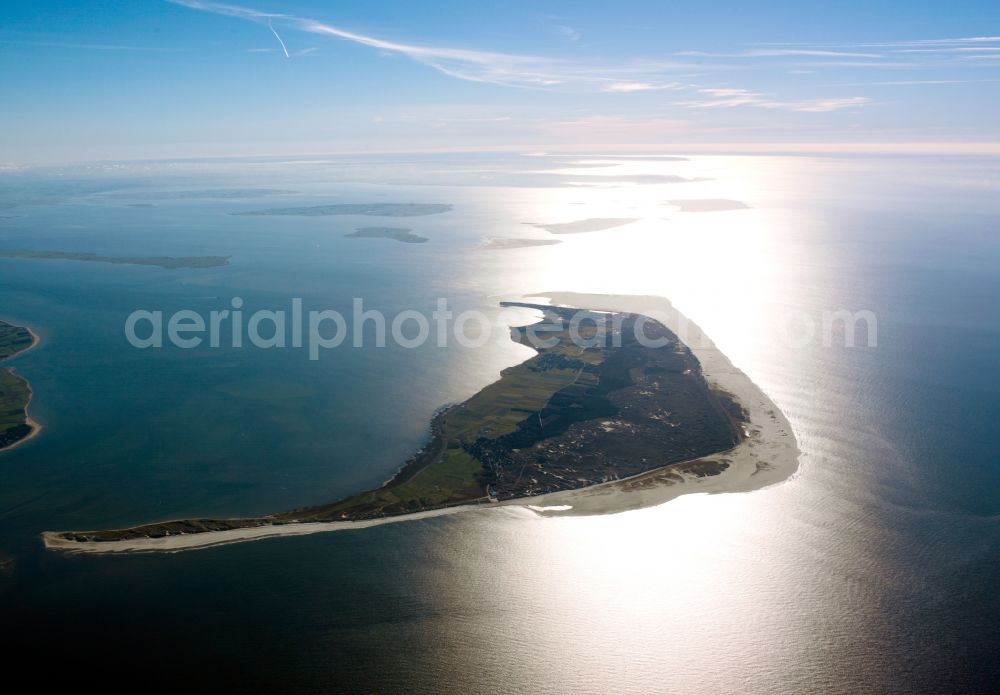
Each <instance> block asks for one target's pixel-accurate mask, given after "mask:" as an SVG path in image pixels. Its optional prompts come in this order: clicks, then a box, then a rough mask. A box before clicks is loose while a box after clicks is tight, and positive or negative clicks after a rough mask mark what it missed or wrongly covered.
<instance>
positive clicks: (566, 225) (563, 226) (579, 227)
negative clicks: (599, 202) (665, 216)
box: [527, 217, 639, 234]
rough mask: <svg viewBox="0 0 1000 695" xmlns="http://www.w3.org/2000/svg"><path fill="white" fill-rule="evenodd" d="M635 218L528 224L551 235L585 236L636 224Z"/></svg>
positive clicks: (593, 218)
mask: <svg viewBox="0 0 1000 695" xmlns="http://www.w3.org/2000/svg"><path fill="white" fill-rule="evenodd" d="M638 221H639V220H638V218H635V217H591V218H589V219H586V220H576V221H575V222H558V223H555V224H537V223H535V222H528V223H527V224H530V225H531V226H532V227H538V228H540V229H544V230H545V231H547V232H551V233H552V234H586V233H589V232H601V231H604V230H605V229H613V228H615V227H623V226H624V225H626V224H632V223H633V222H638Z"/></svg>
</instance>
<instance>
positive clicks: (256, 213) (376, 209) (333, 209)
mask: <svg viewBox="0 0 1000 695" xmlns="http://www.w3.org/2000/svg"><path fill="white" fill-rule="evenodd" d="M451 209H452V206H451V205H444V204H437V203H338V204H335V205H312V206H307V207H294V208H268V209H265V210H246V211H243V212H231V213H229V214H230V215H237V216H241V217H261V216H263V217H269V216H283V215H287V216H295V217H328V216H334V215H361V216H370V217H422V216H424V215H440V214H442V213H445V212H449V211H451Z"/></svg>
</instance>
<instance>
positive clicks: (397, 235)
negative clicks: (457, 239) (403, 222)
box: [344, 227, 427, 244]
mask: <svg viewBox="0 0 1000 695" xmlns="http://www.w3.org/2000/svg"><path fill="white" fill-rule="evenodd" d="M344 236H346V237H348V238H351V239H392V240H394V241H401V242H403V243H404V244H424V243H427V237H422V236H418V235H416V234H414V233H413V230H412V229H406V228H404V227H361V228H360V229H358V230H356V231H354V232H351V233H350V234H345V235H344Z"/></svg>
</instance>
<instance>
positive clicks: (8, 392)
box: [0, 321, 39, 450]
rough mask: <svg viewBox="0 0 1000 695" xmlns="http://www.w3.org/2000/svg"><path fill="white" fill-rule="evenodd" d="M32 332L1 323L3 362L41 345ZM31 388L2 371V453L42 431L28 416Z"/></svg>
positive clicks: (0, 378)
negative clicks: (38, 344)
mask: <svg viewBox="0 0 1000 695" xmlns="http://www.w3.org/2000/svg"><path fill="white" fill-rule="evenodd" d="M37 340H38V339H37V338H36V336H35V334H34V333H32V332H31V330H30V329H28V328H24V327H22V326H14V325H12V324H9V323H7V322H5V321H0V361H3V360H6V359H7V358H9V357H13V356H14V355H16V354H18V353H21V352H24V351H25V350H28V349H30V348H32V347H34V345H35V344H36V343H37ZM30 402H31V387H29V386H28V382H27V381H25V380H24V379H22V378H21V377H20V376H18V375H17V374H15V373H14V370H13V369H10V368H9V367H8V368H4V369H0V450H3V449H10V448H12V447H14V446H16V445H17V444H21V443H22V442H25V441H27V440H28V439H30V438H31V437H33V436H34V435H35V434H36V433H37V432H38V430H39V426H38V424H37V423H36V422H35V421H34V420H32V419H31V418H30V417H29V416H28V404H29V403H30Z"/></svg>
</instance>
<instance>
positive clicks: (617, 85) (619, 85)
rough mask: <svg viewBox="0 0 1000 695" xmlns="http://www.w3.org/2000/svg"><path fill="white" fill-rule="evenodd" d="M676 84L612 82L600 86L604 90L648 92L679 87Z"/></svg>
mask: <svg viewBox="0 0 1000 695" xmlns="http://www.w3.org/2000/svg"><path fill="white" fill-rule="evenodd" d="M680 88H681V86H680V85H678V84H673V83H670V84H654V83H652V82H612V83H611V84H608V85H605V86H604V87H602V88H601V89H602V91H605V92H622V93H627V92H649V91H656V90H661V89H680Z"/></svg>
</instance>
